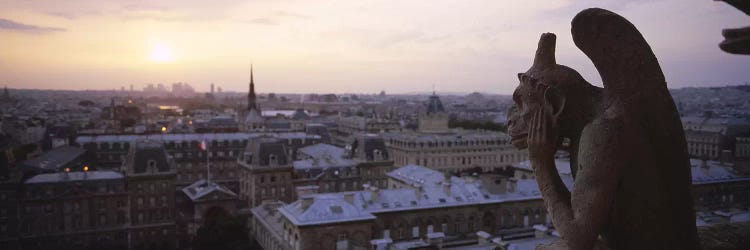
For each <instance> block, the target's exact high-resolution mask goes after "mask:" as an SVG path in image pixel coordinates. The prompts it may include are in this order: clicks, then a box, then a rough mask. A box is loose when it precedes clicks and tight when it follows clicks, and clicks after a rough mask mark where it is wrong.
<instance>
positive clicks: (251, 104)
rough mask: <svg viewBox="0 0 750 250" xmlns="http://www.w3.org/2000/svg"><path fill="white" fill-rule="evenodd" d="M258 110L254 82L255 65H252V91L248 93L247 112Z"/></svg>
mask: <svg viewBox="0 0 750 250" xmlns="http://www.w3.org/2000/svg"><path fill="white" fill-rule="evenodd" d="M253 109H255V110H258V104H257V103H256V102H255V82H254V81H253V65H252V64H250V91H249V92H248V93H247V110H253Z"/></svg>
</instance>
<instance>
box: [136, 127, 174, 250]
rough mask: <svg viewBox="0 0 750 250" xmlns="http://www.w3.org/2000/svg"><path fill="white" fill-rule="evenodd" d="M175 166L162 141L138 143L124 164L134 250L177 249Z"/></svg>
mask: <svg viewBox="0 0 750 250" xmlns="http://www.w3.org/2000/svg"><path fill="white" fill-rule="evenodd" d="M174 165H175V163H174V160H173V159H172V157H170V156H169V155H168V154H167V151H166V150H165V149H164V145H163V144H162V143H161V142H158V141H148V140H143V141H137V142H136V143H135V145H134V146H132V147H131V148H130V152H129V153H128V155H127V157H126V159H125V162H124V163H123V171H124V172H125V173H126V184H127V187H128V192H129V203H130V207H129V209H130V216H131V219H130V223H129V224H130V226H129V228H128V232H129V248H130V249H149V250H151V249H175V248H177V240H176V239H177V224H176V223H175V177H176V175H177V170H176V169H175V166H174Z"/></svg>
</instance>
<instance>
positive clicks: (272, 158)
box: [268, 154, 277, 165]
mask: <svg viewBox="0 0 750 250" xmlns="http://www.w3.org/2000/svg"><path fill="white" fill-rule="evenodd" d="M268 164H270V165H276V164H277V162H276V155H273V154H272V155H269V156H268Z"/></svg>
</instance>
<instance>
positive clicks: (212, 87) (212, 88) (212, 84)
mask: <svg viewBox="0 0 750 250" xmlns="http://www.w3.org/2000/svg"><path fill="white" fill-rule="evenodd" d="M211 95H214V83H211Z"/></svg>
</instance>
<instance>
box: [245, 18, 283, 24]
mask: <svg viewBox="0 0 750 250" xmlns="http://www.w3.org/2000/svg"><path fill="white" fill-rule="evenodd" d="M240 22H243V23H252V24H260V25H278V24H279V21H277V20H276V19H273V18H268V17H261V18H255V19H251V20H246V21H240Z"/></svg>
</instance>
